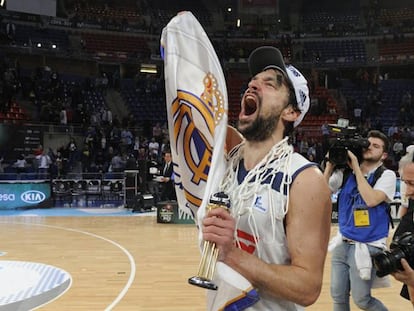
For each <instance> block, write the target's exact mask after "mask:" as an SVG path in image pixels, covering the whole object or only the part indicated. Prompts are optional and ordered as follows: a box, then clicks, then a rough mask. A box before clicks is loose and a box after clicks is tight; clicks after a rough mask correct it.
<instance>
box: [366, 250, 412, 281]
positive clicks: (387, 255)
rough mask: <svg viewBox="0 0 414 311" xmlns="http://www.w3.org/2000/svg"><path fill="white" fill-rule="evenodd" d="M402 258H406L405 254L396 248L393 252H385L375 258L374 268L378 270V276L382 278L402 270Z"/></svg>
mask: <svg viewBox="0 0 414 311" xmlns="http://www.w3.org/2000/svg"><path fill="white" fill-rule="evenodd" d="M401 258H405V252H404V251H403V250H402V249H400V248H395V249H393V250H392V251H391V252H383V253H379V254H377V255H375V256H374V258H373V261H374V266H375V268H376V269H377V272H376V274H377V276H378V277H380V278H382V277H384V276H386V275H388V274H390V273H393V272H395V271H397V270H401V269H402V266H401Z"/></svg>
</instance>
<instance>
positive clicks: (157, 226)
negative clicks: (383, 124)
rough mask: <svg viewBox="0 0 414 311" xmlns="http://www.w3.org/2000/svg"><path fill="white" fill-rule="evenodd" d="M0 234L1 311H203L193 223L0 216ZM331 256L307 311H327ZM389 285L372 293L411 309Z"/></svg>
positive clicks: (118, 215) (107, 214) (87, 214)
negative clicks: (317, 295) (191, 279)
mask: <svg viewBox="0 0 414 311" xmlns="http://www.w3.org/2000/svg"><path fill="white" fill-rule="evenodd" d="M335 232H336V225H333V226H332V234H334V233H335ZM0 234H1V241H2V242H1V243H0V310H30V309H36V308H37V309H38V310H53V311H55V310H85V311H86V310H88V311H90V310H142V311H158V310H160V311H161V310H162V311H165V310H170V311H203V310H205V306H204V296H205V290H204V289H201V288H198V287H194V286H192V285H189V284H188V283H187V279H188V278H189V277H191V276H193V275H194V274H195V273H196V270H197V267H198V263H199V259H200V255H199V250H198V248H197V229H196V227H195V226H194V225H192V224H165V223H157V217H156V213H155V212H147V213H131V212H130V211H129V210H127V209H123V208H115V209H114V208H111V209H75V208H71V209H39V210H25V211H15V212H11V211H0ZM315 255H316V254H315ZM329 259H330V258H329V255H328V259H327V261H326V269H325V275H324V283H323V290H322V294H321V296H320V298H319V299H318V301H317V302H316V303H315V304H314V305H313V306H311V307H309V308H307V309H306V310H318V311H327V310H332V303H331V299H330V295H329V277H330V276H329V274H330V261H329ZM391 284H392V285H391V287H389V288H383V289H376V290H374V293H375V296H377V297H378V298H380V299H381V300H382V301H383V302H384V303H385V304H386V305H387V306H388V308H389V310H392V311H407V310H412V308H413V307H412V305H411V303H410V302H408V301H406V300H404V299H402V298H401V297H400V296H399V291H400V288H401V284H400V283H398V282H397V281H395V280H394V279H392V280H391ZM352 310H358V309H357V308H356V307H353V308H352Z"/></svg>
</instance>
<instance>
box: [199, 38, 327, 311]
mask: <svg viewBox="0 0 414 311" xmlns="http://www.w3.org/2000/svg"><path fill="white" fill-rule="evenodd" d="M249 70H250V73H251V76H252V78H251V80H250V82H249V84H248V88H247V90H246V92H245V93H244V95H243V98H242V100H241V112H240V115H239V122H238V126H237V129H238V131H239V132H240V133H241V134H242V135H243V137H244V139H243V140H242V142H241V143H240V144H238V145H237V146H235V147H234V148H231V146H227V149H228V150H229V160H228V169H227V171H226V174H225V177H224V179H223V181H222V183H221V185H220V190H222V191H224V192H226V193H227V194H228V195H229V196H230V201H231V208H230V210H231V211H230V213H228V212H227V211H225V210H224V209H222V208H217V209H213V210H211V211H210V212H208V214H207V215H206V217H205V218H204V220H203V221H202V225H203V226H202V227H203V228H202V233H203V238H204V240H207V241H211V242H214V243H215V244H216V246H217V248H218V249H219V258H218V260H219V264H220V263H223V264H225V265H226V266H228V267H229V268H230V269H232V270H234V271H236V272H237V273H239V274H240V275H242V276H243V277H244V278H245V279H247V280H248V281H249V282H250V283H251V284H252V286H253V287H254V288H255V289H256V291H257V293H258V296H259V299H258V300H255V301H250V302H246V301H244V302H243V305H242V306H241V305H240V306H238V309H237V310H245V309H246V308H247V310H263V311H264V310H273V311H277V310H304V308H303V306H309V305H311V304H313V303H314V302H315V301H316V299H317V298H318V297H319V294H320V291H321V287H322V278H323V267H324V262H325V257H326V252H327V245H328V240H329V233H330V221H331V218H330V217H331V213H330V211H331V200H330V191H329V189H328V186H327V183H326V181H325V180H324V178H323V175H322V172H321V171H320V170H319V168H318V167H317V166H316V165H315V163H311V162H309V161H308V160H306V159H305V158H304V157H303V156H301V155H300V154H298V153H296V152H294V151H293V146H292V145H291V144H290V143H289V141H288V135H289V134H290V133H291V132H292V131H293V129H294V127H296V126H297V125H299V123H300V122H301V120H302V119H303V117H304V115H305V113H306V112H307V111H308V109H309V91H308V87H307V82H306V80H305V78H304V77H303V76H302V74H301V73H300V72H299V71H298V70H296V68H294V67H293V66H286V65H285V63H284V60H283V58H282V55H281V53H280V51H279V50H278V49H276V48H274V47H268V46H265V47H260V48H258V49H256V50H254V51H253V52H252V53H251V55H250V57H249ZM231 132H233V131H231ZM230 149H232V150H231V151H230ZM214 283H215V284H217V285H218V290H217V291H209V292H208V302H207V304H208V306H207V309H208V310H223V309H224V308H225V307H226V306H228V305H229V304H231V303H237V302H234V300H232V299H233V297H231V295H230V294H229V293H230V292H232V289H231V285H229V284H228V282H227V280H226V273H221V272H220V271H219V270H217V271H216V274H215V277H214ZM232 310H235V309H232Z"/></svg>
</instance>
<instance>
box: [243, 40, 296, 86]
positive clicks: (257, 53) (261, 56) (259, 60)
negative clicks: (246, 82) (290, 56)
mask: <svg viewBox="0 0 414 311" xmlns="http://www.w3.org/2000/svg"><path fill="white" fill-rule="evenodd" d="M270 68H274V69H277V70H279V71H281V72H282V73H283V74H284V75H285V77H286V78H287V79H288V80H289V81H290V79H289V76H288V74H287V72H286V65H285V62H284V60H283V56H282V53H281V52H280V51H279V49H277V48H275V47H273V46H261V47H258V48H257V49H255V50H254V51H253V52H252V53H251V54H250V56H249V71H250V74H251V75H252V76H255V75H257V74H258V73H259V72H262V71H264V70H266V69H270Z"/></svg>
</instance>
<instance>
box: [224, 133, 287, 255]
mask: <svg viewBox="0 0 414 311" xmlns="http://www.w3.org/2000/svg"><path fill="white" fill-rule="evenodd" d="M244 147H245V145H244V143H241V144H240V145H239V146H238V147H236V148H235V149H233V150H232V152H231V153H230V154H229V163H228V167H227V170H226V172H225V175H224V178H223V181H222V183H221V185H220V190H221V191H224V192H226V193H227V194H228V195H229V196H230V200H231V208H230V211H231V214H232V216H233V217H235V219H236V230H235V241H236V243H237V245H238V246H240V242H239V240H238V237H237V234H236V232H237V229H239V221H240V218H241V216H242V215H245V214H247V217H248V224H249V227H250V230H251V231H252V232H253V235H254V238H255V243H256V246H257V251H258V255H259V257H261V250H260V246H259V243H258V241H257V238H258V236H259V230H258V227H257V224H256V220H255V218H254V213H253V203H254V202H253V199H254V197H255V196H256V195H257V194H258V193H259V191H260V190H261V189H263V185H264V181H265V180H266V179H268V178H270V182H266V184H268V185H269V187H268V189H267V190H268V192H269V198H270V199H269V207H268V208H269V211H270V216H271V223H272V232H273V240H275V232H276V230H275V224H276V219H277V217H278V216H277V213H276V208H277V207H278V206H280V205H281V206H282V208H283V217H284V216H285V215H286V213H287V212H288V206H289V191H288V190H289V186H290V184H291V182H292V176H291V175H290V174H289V171H290V165H291V160H292V154H293V147H292V146H290V145H289V144H288V137H285V138H284V139H283V140H281V141H280V142H278V143H277V144H276V145H274V146H273V147H272V149H270V150H269V152H268V153H267V154H266V156H265V157H264V158H263V159H262V160H261V161H260V162H259V163H258V164H257V165H256V166H255V167H254V168H253V169H251V170H250V171H249V172H248V173H247V175H246V177H245V178H244V180H243V181H242V182H241V183H240V184H239V183H238V181H237V173H238V171H239V166H240V162H241V160H242V159H243V151H244ZM279 172H281V173H282V174H283V175H282V176H283V177H282V179H281V183H280V188H279V192H280V193H281V194H283V193H284V189H286V190H287V191H286V197H285V196H284V195H280V196H278V197H279V198H280V199H279V200H278V201H280V202H274V201H273V200H272V199H271V198H272V196H271V195H270V191H271V190H272V189H271V185H272V184H273V182H274V179H275V178H276V174H277V173H279Z"/></svg>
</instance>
